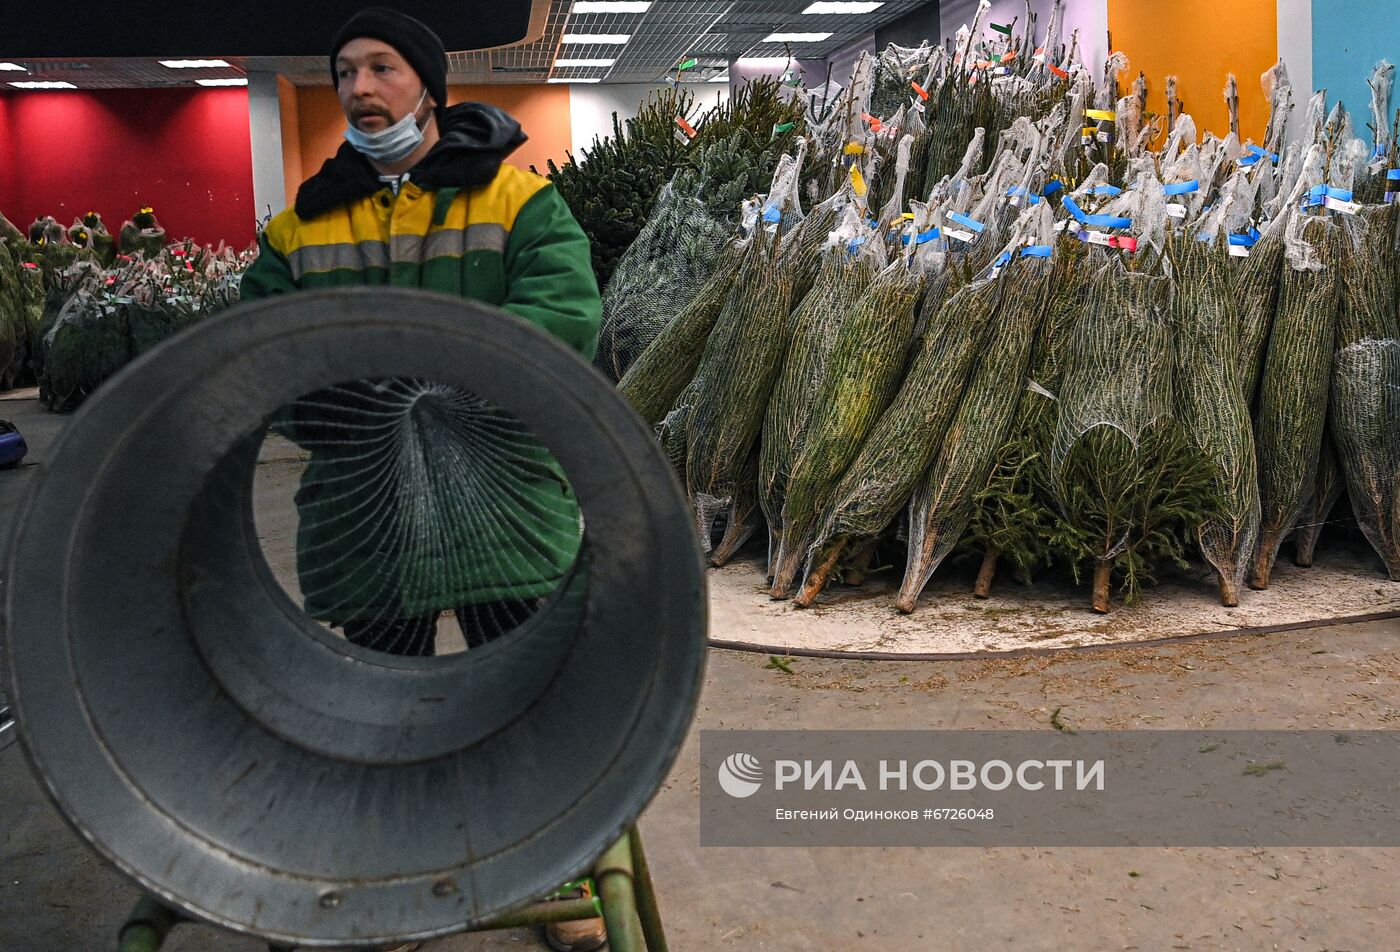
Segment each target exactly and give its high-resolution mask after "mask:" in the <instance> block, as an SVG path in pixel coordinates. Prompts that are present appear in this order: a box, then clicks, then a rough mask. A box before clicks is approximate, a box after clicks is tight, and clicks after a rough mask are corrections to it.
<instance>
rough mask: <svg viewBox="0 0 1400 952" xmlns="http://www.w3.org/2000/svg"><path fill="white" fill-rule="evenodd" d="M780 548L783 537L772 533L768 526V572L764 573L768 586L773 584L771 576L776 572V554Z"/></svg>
mask: <svg viewBox="0 0 1400 952" xmlns="http://www.w3.org/2000/svg"><path fill="white" fill-rule="evenodd" d="M782 546H783V537H782V536H780V535H778V533H777V532H774V531H773V528H772V527H771V526H770V527H769V529H768V570H767V573H766V574H767V581H768V584H769V585H772V584H773V575H774V574H775V573H776V572H777V571H778V553H779V552H780V551H781V550H782Z"/></svg>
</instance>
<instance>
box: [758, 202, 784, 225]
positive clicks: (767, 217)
mask: <svg viewBox="0 0 1400 952" xmlns="http://www.w3.org/2000/svg"><path fill="white" fill-rule="evenodd" d="M763 220H764V221H766V222H780V221H782V220H783V213H782V212H780V211H778V206H777V205H769V206H768V207H767V208H765V209H764V210H763Z"/></svg>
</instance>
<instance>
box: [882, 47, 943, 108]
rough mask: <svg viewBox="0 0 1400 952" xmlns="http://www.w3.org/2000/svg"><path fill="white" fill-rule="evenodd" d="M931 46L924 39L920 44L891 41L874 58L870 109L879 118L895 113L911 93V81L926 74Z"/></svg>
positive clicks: (922, 77)
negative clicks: (912, 44)
mask: <svg viewBox="0 0 1400 952" xmlns="http://www.w3.org/2000/svg"><path fill="white" fill-rule="evenodd" d="M932 56H933V50H932V49H931V48H930V47H929V44H928V41H927V40H925V41H924V43H923V45H922V46H896V45H895V44H894V43H891V44H890V45H889V46H887V47H885V49H884V50H883V51H881V53H880V54H879V56H877V57H876V59H875V85H874V88H873V89H872V90H871V92H870V113H871V115H874V116H879V117H880V118H882V119H888V118H889V117H890V116H892V115H894V111H895V110H896V109H898V108H899V107H900V106H903V105H906V104H907V103H908V102H909V100H910V98H911V96H912V95H913V84H914V83H916V82H922V81H923V79H924V77H925V76H926V75H927V74H928V68H929V60H930V59H931V58H932Z"/></svg>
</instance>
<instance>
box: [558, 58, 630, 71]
mask: <svg viewBox="0 0 1400 952" xmlns="http://www.w3.org/2000/svg"><path fill="white" fill-rule="evenodd" d="M616 62H617V60H616V59H614V58H612V57H602V58H598V59H569V58H567V57H565V58H564V59H557V60H555V61H554V65H555V66H557V67H559V68H560V69H567V68H569V67H570V66H596V67H600V68H601V67H608V66H611V65H612V64H614V63H616Z"/></svg>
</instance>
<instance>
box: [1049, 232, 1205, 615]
mask: <svg viewBox="0 0 1400 952" xmlns="http://www.w3.org/2000/svg"><path fill="white" fill-rule="evenodd" d="M1134 264H1135V265H1140V266H1142V268H1143V270H1139V271H1129V270H1127V269H1126V268H1125V267H1124V265H1123V262H1122V260H1121V259H1117V258H1115V259H1112V260H1111V261H1110V262H1109V264H1108V265H1107V266H1106V267H1104V268H1103V269H1102V270H1101V271H1100V272H1099V273H1098V275H1096V277H1095V280H1094V285H1093V289H1092V292H1091V295H1090V298H1089V301H1088V302H1087V303H1086V307H1085V311H1084V315H1083V317H1082V318H1081V320H1080V321H1079V324H1078V327H1077V328H1076V333H1075V340H1074V344H1073V345H1072V350H1071V356H1070V361H1069V366H1068V368H1067V370H1066V373H1065V379H1064V384H1063V386H1062V387H1061V390H1060V394H1059V397H1060V412H1059V418H1058V421H1057V424H1056V433H1055V442H1054V446H1053V449H1052V453H1051V480H1052V485H1053V488H1054V493H1055V498H1056V502H1057V503H1058V506H1059V510H1060V513H1061V516H1062V519H1061V520H1060V522H1059V523H1058V524H1057V528H1056V534H1055V536H1054V538H1052V539H1051V545H1052V547H1053V549H1054V551H1055V552H1056V558H1057V560H1063V561H1064V562H1065V563H1066V564H1067V565H1068V566H1069V567H1070V568H1071V569H1072V570H1073V572H1074V575H1075V578H1076V579H1079V578H1080V573H1081V572H1082V571H1083V570H1084V569H1086V568H1088V567H1090V566H1092V577H1093V592H1092V606H1093V609H1094V610H1095V611H1098V612H1106V611H1108V610H1109V603H1110V596H1111V588H1112V580H1113V577H1114V576H1115V575H1117V576H1118V577H1120V578H1121V579H1122V582H1121V590H1122V591H1123V593H1124V595H1125V599H1126V601H1127V602H1128V603H1129V604H1132V603H1133V602H1135V601H1136V600H1137V599H1138V597H1139V594H1140V592H1141V588H1142V585H1143V583H1144V582H1147V581H1150V580H1152V578H1153V571H1154V567H1155V566H1157V565H1160V564H1161V563H1162V562H1164V561H1167V560H1170V561H1173V562H1176V563H1178V564H1183V565H1184V564H1185V553H1186V551H1187V545H1188V542H1187V541H1186V540H1187V539H1188V538H1190V537H1192V536H1194V535H1195V533H1196V532H1197V531H1198V528H1199V526H1200V525H1201V523H1202V522H1204V521H1205V519H1206V517H1207V516H1208V515H1209V514H1210V513H1211V512H1213V511H1215V510H1216V509H1217V508H1218V503H1217V502H1216V499H1215V495H1214V486H1213V483H1214V479H1213V473H1212V471H1211V466H1210V464H1209V462H1208V461H1207V460H1206V459H1205V458H1204V457H1203V456H1202V455H1201V453H1200V451H1199V450H1197V449H1196V448H1195V447H1194V446H1193V445H1192V444H1191V441H1190V439H1189V437H1188V436H1187V435H1186V434H1185V433H1184V432H1183V431H1182V428H1181V425H1180V424H1179V423H1178V422H1177V421H1176V420H1174V419H1173V418H1172V416H1171V351H1170V326H1169V323H1168V315H1167V305H1168V300H1167V293H1168V279H1167V277H1166V276H1164V275H1162V274H1160V273H1159V272H1158V271H1157V269H1156V268H1155V267H1153V266H1152V264H1151V260H1150V257H1148V258H1146V259H1145V260H1144V261H1142V262H1134Z"/></svg>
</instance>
